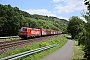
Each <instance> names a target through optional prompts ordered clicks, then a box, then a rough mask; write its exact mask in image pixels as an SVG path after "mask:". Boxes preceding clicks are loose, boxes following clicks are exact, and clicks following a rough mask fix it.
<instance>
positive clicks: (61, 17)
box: [58, 16, 69, 21]
mask: <svg viewBox="0 0 90 60" xmlns="http://www.w3.org/2000/svg"><path fill="white" fill-rule="evenodd" d="M58 18H60V19H66V20H67V21H69V18H66V17H63V16H59V17H58Z"/></svg>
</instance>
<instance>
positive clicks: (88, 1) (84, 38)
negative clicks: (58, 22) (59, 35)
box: [68, 0, 90, 60]
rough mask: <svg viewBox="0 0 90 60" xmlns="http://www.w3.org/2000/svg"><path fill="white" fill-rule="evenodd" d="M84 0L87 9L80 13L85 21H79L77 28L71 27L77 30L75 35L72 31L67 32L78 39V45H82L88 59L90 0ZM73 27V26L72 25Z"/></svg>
mask: <svg viewBox="0 0 90 60" xmlns="http://www.w3.org/2000/svg"><path fill="white" fill-rule="evenodd" d="M84 2H85V5H86V6H87V11H86V13H84V14H82V16H83V17H84V18H85V20H86V22H84V23H83V24H82V23H80V22H79V24H78V26H77V28H73V30H76V31H75V32H78V33H76V34H75V36H73V34H74V33H73V34H72V33H71V32H69V33H70V34H71V35H72V36H73V38H74V39H77V40H78V45H79V46H80V45H82V46H84V49H83V50H84V58H86V59H87V60H90V0H85V1H84ZM77 20H79V19H77ZM74 22H75V21H73V22H71V23H72V24H73V23H74ZM69 23H70V22H69ZM68 27H70V25H68ZM73 27H75V26H74V25H73ZM69 30H71V28H69Z"/></svg>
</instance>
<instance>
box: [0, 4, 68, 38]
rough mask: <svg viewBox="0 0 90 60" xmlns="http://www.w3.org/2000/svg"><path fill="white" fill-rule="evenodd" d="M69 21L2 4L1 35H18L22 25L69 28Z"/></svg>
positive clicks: (0, 9)
mask: <svg viewBox="0 0 90 60" xmlns="http://www.w3.org/2000/svg"><path fill="white" fill-rule="evenodd" d="M67 23H68V21H67V20H65V19H59V18H57V17H51V16H49V17H48V16H42V15H37V14H34V15H31V14H29V13H27V12H25V11H22V10H20V9H19V8H18V7H12V6H11V5H2V4H0V36H10V35H18V34H19V29H20V28H21V27H31V28H47V29H54V30H60V31H66V30H67Z"/></svg>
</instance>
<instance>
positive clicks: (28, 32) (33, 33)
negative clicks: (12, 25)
mask: <svg viewBox="0 0 90 60" xmlns="http://www.w3.org/2000/svg"><path fill="white" fill-rule="evenodd" d="M55 34H60V31H57V30H50V29H44V28H40V29H36V28H28V27H22V28H21V29H20V35H19V36H20V37H21V38H31V37H38V36H46V35H55Z"/></svg>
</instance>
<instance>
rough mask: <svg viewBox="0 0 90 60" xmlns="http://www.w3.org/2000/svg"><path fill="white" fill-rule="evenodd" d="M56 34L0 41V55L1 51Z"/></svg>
mask: <svg viewBox="0 0 90 60" xmlns="http://www.w3.org/2000/svg"><path fill="white" fill-rule="evenodd" d="M56 36H58V35H52V36H45V37H38V38H32V39H27V40H13V41H6V42H0V55H2V54H3V53H5V52H7V51H9V50H14V49H16V48H20V47H23V46H25V45H28V44H32V43H34V42H40V41H43V40H49V39H51V38H54V37H56Z"/></svg>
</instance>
